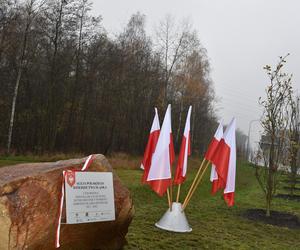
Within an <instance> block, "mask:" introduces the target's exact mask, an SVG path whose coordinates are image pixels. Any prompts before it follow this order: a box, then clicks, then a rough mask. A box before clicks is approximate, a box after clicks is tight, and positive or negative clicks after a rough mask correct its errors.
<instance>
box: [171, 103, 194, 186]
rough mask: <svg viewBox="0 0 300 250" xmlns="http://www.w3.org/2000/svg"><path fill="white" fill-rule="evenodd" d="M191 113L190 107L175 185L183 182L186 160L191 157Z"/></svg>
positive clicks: (190, 108)
mask: <svg viewBox="0 0 300 250" xmlns="http://www.w3.org/2000/svg"><path fill="white" fill-rule="evenodd" d="M191 112H192V106H190V107H189V110H188V114H187V117H186V122H185V127H184V133H183V137H182V141H181V147H180V152H179V156H178V162H177V168H176V173H175V177H174V183H175V184H177V185H178V184H181V183H183V182H184V181H185V178H186V171H187V158H188V156H189V155H191V138H190V127H191V126H190V124H191V123H190V120H191Z"/></svg>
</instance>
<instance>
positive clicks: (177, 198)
mask: <svg viewBox="0 0 300 250" xmlns="http://www.w3.org/2000/svg"><path fill="white" fill-rule="evenodd" d="M180 187H181V184H179V185H178V188H177V197H176V202H178V201H179V195H180Z"/></svg>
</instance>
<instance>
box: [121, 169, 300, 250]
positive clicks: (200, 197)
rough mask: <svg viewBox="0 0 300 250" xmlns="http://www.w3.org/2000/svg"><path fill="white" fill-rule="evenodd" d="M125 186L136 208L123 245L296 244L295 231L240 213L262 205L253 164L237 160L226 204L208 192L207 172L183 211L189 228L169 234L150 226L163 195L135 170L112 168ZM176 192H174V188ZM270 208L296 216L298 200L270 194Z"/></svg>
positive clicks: (299, 239)
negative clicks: (231, 202) (229, 202)
mask: <svg viewBox="0 0 300 250" xmlns="http://www.w3.org/2000/svg"><path fill="white" fill-rule="evenodd" d="M116 171H117V174H118V175H119V177H120V178H121V179H122V181H123V183H124V184H125V185H126V186H127V187H128V188H129V189H130V191H131V193H132V197H133V201H134V205H135V209H136V213H135V216H134V219H133V221H132V224H131V226H130V228H129V232H128V235H127V241H128V245H127V246H126V247H125V249H300V230H292V229H288V228H284V227H277V226H272V225H266V224H263V223H260V222H254V221H250V220H247V219H245V218H243V217H242V216H241V214H242V213H243V212H244V211H246V210H247V209H250V208H264V205H265V200H264V196H263V195H262V192H261V190H260V188H259V186H258V184H257V181H256V179H255V177H254V169H253V168H251V167H250V166H249V165H247V164H239V165H238V168H237V183H236V197H235V202H236V204H235V206H234V207H232V208H228V207H227V206H226V205H225V203H224V201H223V200H222V199H221V195H220V194H217V195H216V196H211V195H210V186H211V184H210V183H209V173H208V172H209V171H207V173H206V175H205V177H204V179H203V182H202V183H201V184H200V186H199V188H198V189H197V191H196V193H195V195H194V196H193V198H192V200H191V202H190V204H189V206H188V207H187V209H186V216H187V218H188V221H189V223H190V225H191V227H192V228H193V231H192V232H191V233H172V232H167V231H164V230H160V229H158V228H156V227H155V226H154V223H155V222H157V221H158V220H159V219H160V218H161V216H162V215H163V214H164V212H165V211H166V209H167V199H166V197H163V198H160V197H158V196H157V195H156V194H154V193H153V192H152V191H151V190H150V189H149V187H148V186H143V185H141V184H140V178H141V174H142V172H141V171H140V170H125V169H117V170H116ZM195 173H196V170H195V169H192V170H191V171H190V173H188V177H189V178H188V179H187V181H186V182H185V183H184V184H183V187H182V195H181V197H183V198H184V196H185V194H186V193H187V189H188V187H189V186H190V184H191V182H192V179H193V177H194V175H195ZM174 195H175V192H174ZM272 210H278V211H286V212H290V213H293V214H296V215H297V216H299V217H300V203H299V202H295V201H294V202H293V201H286V200H282V199H274V201H273V207H272Z"/></svg>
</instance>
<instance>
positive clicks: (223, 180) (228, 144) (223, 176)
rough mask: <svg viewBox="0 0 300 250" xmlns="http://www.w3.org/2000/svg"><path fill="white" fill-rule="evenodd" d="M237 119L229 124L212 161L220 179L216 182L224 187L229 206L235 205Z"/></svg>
mask: <svg viewBox="0 0 300 250" xmlns="http://www.w3.org/2000/svg"><path fill="white" fill-rule="evenodd" d="M235 127H236V120H235V118H233V119H232V120H231V122H230V123H229V125H228V126H227V128H226V130H225V132H224V136H223V138H222V139H221V140H220V142H219V143H218V146H217V148H216V150H215V152H214V154H213V155H212V156H211V158H210V161H211V162H212V164H214V165H215V170H216V172H217V176H218V179H217V180H216V183H215V185H216V186H215V188H216V190H215V191H217V190H219V189H224V194H223V197H224V200H225V202H226V203H227V205H228V206H233V205H234V191H235V174H236V141H235Z"/></svg>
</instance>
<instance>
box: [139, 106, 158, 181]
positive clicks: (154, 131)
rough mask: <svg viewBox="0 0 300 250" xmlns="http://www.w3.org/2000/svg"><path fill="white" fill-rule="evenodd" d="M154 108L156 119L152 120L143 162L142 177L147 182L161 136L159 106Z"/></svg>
mask: <svg viewBox="0 0 300 250" xmlns="http://www.w3.org/2000/svg"><path fill="white" fill-rule="evenodd" d="M154 109H155V115H154V119H153V122H152V126H151V130H150V134H149V137H148V143H147V146H146V149H145V153H144V158H143V160H142V163H141V169H144V174H143V177H142V183H146V182H147V178H148V173H149V168H150V165H151V159H152V155H153V153H154V151H155V148H156V144H157V141H158V137H159V132H160V125H159V118H158V112H157V108H154Z"/></svg>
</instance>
